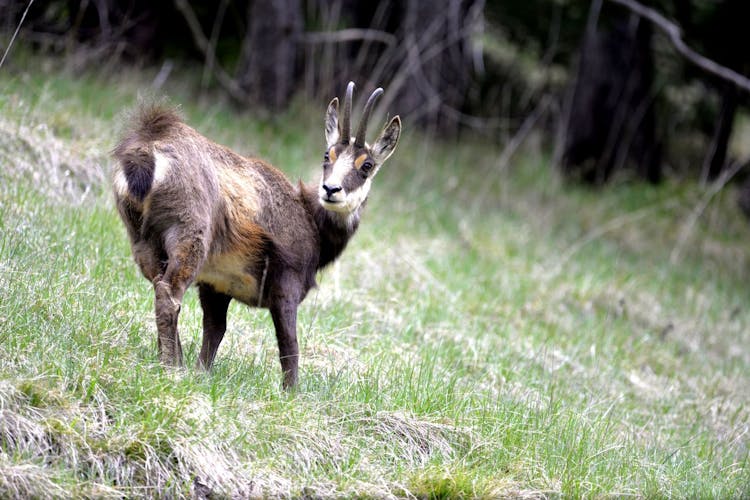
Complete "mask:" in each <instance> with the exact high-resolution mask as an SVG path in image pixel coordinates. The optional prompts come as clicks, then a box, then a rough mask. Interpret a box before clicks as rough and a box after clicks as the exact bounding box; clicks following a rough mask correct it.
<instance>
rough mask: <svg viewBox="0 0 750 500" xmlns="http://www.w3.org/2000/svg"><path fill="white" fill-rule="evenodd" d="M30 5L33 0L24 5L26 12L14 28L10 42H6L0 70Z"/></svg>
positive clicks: (0, 60) (0, 61)
mask: <svg viewBox="0 0 750 500" xmlns="http://www.w3.org/2000/svg"><path fill="white" fill-rule="evenodd" d="M32 3H34V0H29V3H28V4H27V5H26V10H24V11H23V16H21V22H19V23H18V26H16V31H14V32H13V36H12V37H10V42H8V46H7V47H6V48H5V52H4V53H3V58H2V59H0V68H2V67H3V63H4V62H5V58H6V57H8V52H10V48H11V47H12V46H13V41H14V40H15V39H16V36H17V35H18V31H19V30H20V29H21V25H22V24H23V21H24V19H26V14H28V13H29V9H30V8H31V4H32Z"/></svg>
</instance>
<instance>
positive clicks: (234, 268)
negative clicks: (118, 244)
mask: <svg viewBox="0 0 750 500" xmlns="http://www.w3.org/2000/svg"><path fill="white" fill-rule="evenodd" d="M352 88H353V84H350V87H349V88H348V90H347V102H346V105H345V110H344V118H345V119H344V122H348V120H349V117H350V114H351V91H352ZM373 95H374V97H377V96H376V95H375V93H374V94H373ZM378 95H379V94H378ZM371 101H374V98H372V99H371ZM370 105H371V103H369V102H368V106H370ZM367 115H369V111H368V112H367V113H366V114H365V115H364V116H365V117H366V116H367ZM344 125H345V126H344V127H339V125H338V100H337V99H334V100H333V101H332V102H331V104H330V105H329V107H328V112H327V117H326V136H327V140H328V147H329V148H331V147H334V146H336V148H338V149H339V150H345V149H346V148H356V149H357V150H358V151H364V153H366V154H367V155H368V158H370V157H373V158H372V160H371V165H369V166H370V167H373V166H374V167H375V168H374V169H372V171H371V172H368V173H367V174H365V173H362V172H360V173H358V171H359V170H361V169H357V168H355V166H354V165H353V161H352V160H351V159H352V158H353V157H354V156H353V152H351V153H350V154H347V155H339V157H342V156H343V157H345V159H344V160H342V162H339V164H338V165H335V163H336V162H330V161H328V160H326V161H325V162H324V172H323V176H322V179H321V184H320V186H305V185H303V184H300V185H299V187H297V188H295V187H294V186H293V185H292V184H291V183H290V182H289V181H288V180H287V179H286V177H285V176H284V175H283V174H282V173H281V172H280V171H279V170H277V169H276V168H274V167H272V166H271V165H269V164H267V163H265V162H263V161H262V160H258V159H254V158H244V157H242V156H240V155H237V154H236V153H234V152H233V151H231V150H229V149H228V148H226V147H224V146H220V145H218V144H215V143H213V142H211V141H210V140H208V139H206V138H205V137H203V136H202V135H200V134H199V133H198V132H196V131H195V130H194V129H192V128H191V127H189V126H187V125H186V124H184V123H183V122H182V121H181V119H180V118H179V116H178V115H177V114H176V113H175V112H174V110H171V109H168V108H164V107H160V106H145V107H143V108H141V109H140V110H139V112H138V114H137V116H136V117H135V119H134V120H133V123H132V125H131V128H130V130H129V131H128V132H127V133H126V134H125V135H124V137H123V138H122V140H121V141H120V143H119V144H118V145H117V146H116V147H115V149H114V151H113V154H114V156H115V158H116V159H117V161H118V163H117V167H116V168H115V172H114V191H115V200H116V203H117V209H118V211H119V213H120V216H121V218H122V220H123V222H124V223H125V227H126V229H127V231H128V235H129V237H130V241H131V246H132V251H133V256H134V258H135V261H136V263H137V264H138V266H139V267H140V269H141V271H142V273H143V275H144V276H145V277H146V278H147V279H148V280H150V281H151V282H152V283H153V285H154V307H155V312H156V325H157V331H158V347H159V360H160V361H161V362H162V363H163V364H165V365H181V364H182V347H181V344H180V338H179V334H178V331H177V319H178V316H179V312H180V305H181V302H182V298H183V295H184V293H185V291H186V289H187V288H188V286H190V285H191V284H192V283H196V284H197V286H198V290H199V296H200V302H201V307H202V309H203V313H204V316H203V346H202V348H201V352H200V356H199V360H198V365H199V366H200V367H203V368H205V369H209V368H210V367H211V365H212V363H213V360H214V357H215V355H216V351H217V349H218V347H219V344H220V343H221V340H222V338H223V336H224V332H225V331H226V316H227V308H228V306H229V302H230V301H231V299H235V300H239V301H240V302H243V303H245V304H247V305H249V306H256V307H264V308H268V309H269V310H270V312H271V316H272V318H273V323H274V326H275V329H276V337H277V341H278V345H279V355H280V359H281V367H282V370H283V373H284V387H291V386H293V385H294V384H295V383H296V381H297V366H298V356H299V349H298V346H297V331H296V330H297V329H296V320H297V307H298V305H299V304H300V302H302V300H303V299H304V298H305V296H306V295H307V292H308V291H309V290H310V288H311V287H313V286H315V273H316V271H317V270H318V269H319V268H321V267H323V266H325V265H327V264H328V263H330V262H332V261H333V260H334V259H336V258H337V257H338V255H339V254H340V253H341V252H342V251H343V249H344V248H345V247H346V244H347V242H348V241H349V239H350V238H351V236H352V235H353V234H354V232H355V231H356V229H357V227H358V224H359V214H360V211H361V208H362V206H363V204H364V201H365V199H366V196H367V191H366V189H369V182H366V181H367V177H368V175H370V174H371V175H374V173H375V171H377V169H378V168H379V166H380V165H382V163H383V162H384V161H385V159H387V158H388V156H390V154H391V153H392V152H393V150H394V149H395V147H396V144H397V142H398V137H399V133H400V130H401V122H400V120H399V119H398V117H395V118H394V119H393V120H391V122H390V123H389V125H388V126H387V127H386V129H385V130H384V132H383V133H382V134H381V137H380V138H379V139H378V141H377V142H376V143H375V145H374V146H373V148H372V150H370V149H369V148H368V147H367V146H362V145H359V144H350V142H351V141H350V139H349V130H348V128H349V125H348V123H345V124H344ZM363 126H364V127H366V123H364V124H363ZM360 128H362V127H360ZM358 135H359V131H358ZM362 135H363V136H364V131H363V132H362ZM344 138H346V140H344ZM339 139H340V140H339ZM355 142H356V141H355ZM358 156H359V155H358ZM347 161H348V162H349V163H351V165H344V162H347ZM359 163H360V164H361V163H362V161H361V160H360V162H359ZM334 168H335V169H336V170H335V171H336V172H338V173H337V174H335V175H333V174H332V172H334ZM346 171H348V172H349V173H350V174H351V175H353V176H354V177H347V176H346V175H344V177H345V178H347V179H348V180H347V183H346V186H340V185H334V184H332V183H333V179H334V178H335V177H336V175H338V177H341V172H346ZM347 175H349V174H347ZM351 179H357V181H356V182H352V180H351ZM329 181H330V182H329ZM347 189H348V191H347ZM362 190H364V191H362ZM351 200H354V201H351ZM324 205H327V206H324ZM340 207H348V208H346V210H345V209H343V208H340ZM331 208H332V209H331Z"/></svg>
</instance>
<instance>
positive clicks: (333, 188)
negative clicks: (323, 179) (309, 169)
mask: <svg viewBox="0 0 750 500" xmlns="http://www.w3.org/2000/svg"><path fill="white" fill-rule="evenodd" d="M323 189H325V191H326V196H328V197H329V198H330V197H331V195H333V194H334V193H338V192H339V191H341V186H329V185H328V184H323Z"/></svg>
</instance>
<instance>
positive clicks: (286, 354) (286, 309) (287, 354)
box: [270, 298, 299, 389]
mask: <svg viewBox="0 0 750 500" xmlns="http://www.w3.org/2000/svg"><path fill="white" fill-rule="evenodd" d="M297 306H298V302H297V301H295V300H292V299H289V298H283V299H280V300H278V301H276V302H275V303H274V304H273V305H272V306H271V308H270V309H271V318H273V325H274V327H275V328H276V341H277V342H278V344H279V360H280V361H281V371H282V372H283V373H284V389H290V388H292V387H294V386H295V385H296V384H297V365H298V361H299V346H298V345H297Z"/></svg>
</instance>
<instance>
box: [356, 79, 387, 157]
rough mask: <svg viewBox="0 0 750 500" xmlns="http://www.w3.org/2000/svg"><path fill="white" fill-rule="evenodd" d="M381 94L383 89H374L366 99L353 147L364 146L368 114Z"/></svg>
mask: <svg viewBox="0 0 750 500" xmlns="http://www.w3.org/2000/svg"><path fill="white" fill-rule="evenodd" d="M382 93H383V89H381V88H380V87H378V88H376V89H375V90H374V91H373V93H372V94H370V98H369V99H367V104H365V110H364V111H363V112H362V119H361V120H360V121H359V127H357V135H356V137H355V138H354V145H355V146H359V147H362V146H364V145H365V135H366V134H367V122H368V121H369V120H370V113H371V112H372V107H373V105H374V104H375V101H377V100H378V97H380V94H382Z"/></svg>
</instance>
